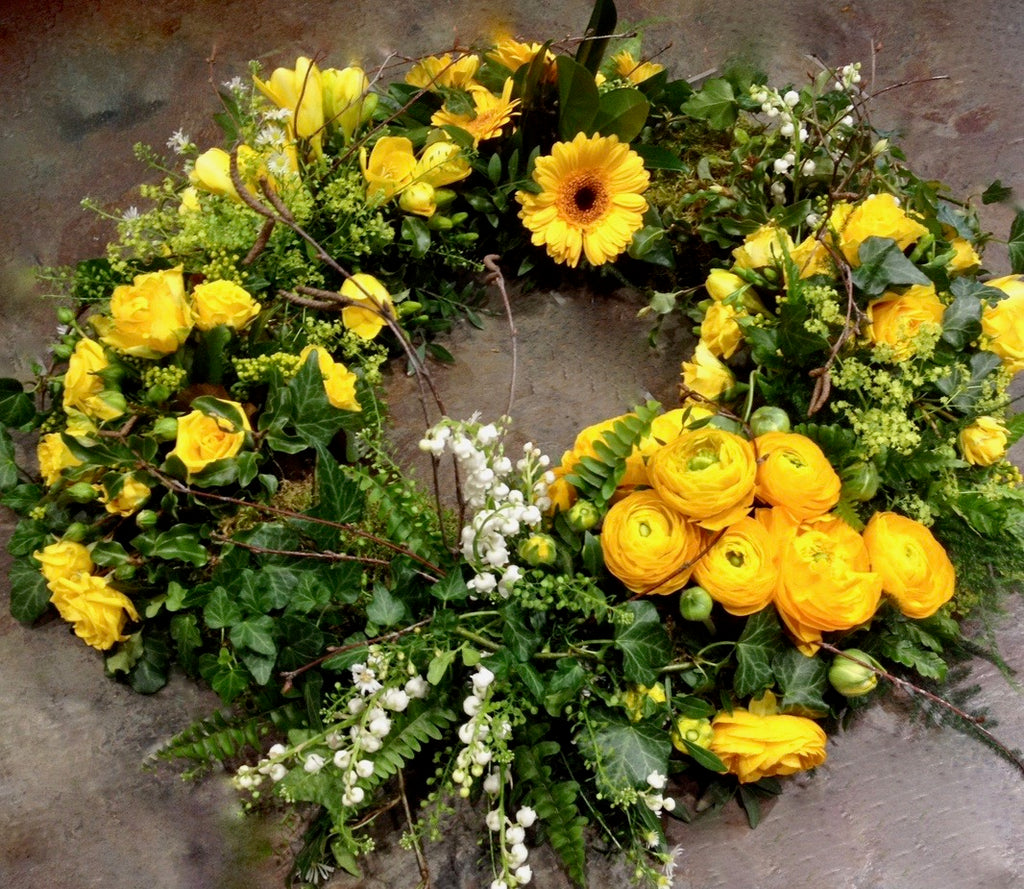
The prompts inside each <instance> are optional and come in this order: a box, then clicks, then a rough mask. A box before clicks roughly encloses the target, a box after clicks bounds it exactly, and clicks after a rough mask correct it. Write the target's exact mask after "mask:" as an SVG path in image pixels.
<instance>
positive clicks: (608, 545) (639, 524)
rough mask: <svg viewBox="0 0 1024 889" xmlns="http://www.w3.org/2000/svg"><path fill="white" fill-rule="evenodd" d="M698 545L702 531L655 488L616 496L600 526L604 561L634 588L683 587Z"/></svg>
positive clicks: (669, 589)
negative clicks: (662, 497) (665, 500)
mask: <svg viewBox="0 0 1024 889" xmlns="http://www.w3.org/2000/svg"><path fill="white" fill-rule="evenodd" d="M700 549H701V534H700V531H699V530H698V529H697V528H696V527H695V526H693V525H691V524H690V523H689V522H687V521H686V520H685V519H684V518H683V517H682V516H681V515H678V514H677V513H676V512H674V511H673V510H672V508H671V507H670V506H669V505H668V504H666V503H665V502H664V501H663V500H662V499H661V498H660V497H659V496H658V495H657V494H656V493H655V492H654V491H637V492H635V493H633V494H630V495H629V496H628V497H625V498H623V499H622V500H620V501H619V502H618V503H616V504H615V505H614V506H613V507H612V508H611V509H609V510H608V513H607V515H606V516H605V517H604V524H603V525H602V527H601V550H602V552H603V553H604V563H605V566H606V567H607V568H608V570H609V571H610V572H611V573H612V574H614V575H615V576H616V577H617V578H618V579H619V580H621V581H622V583H623V584H624V585H625V587H626V589H628V590H631V591H632V592H634V593H645V594H650V595H666V594H668V593H674V592H675V591H676V590H678V589H681V588H682V587H684V586H685V585H686V582H687V581H688V580H689V579H690V574H691V572H692V570H693V566H692V564H691V563H692V562H693V561H694V559H696V558H697V554H698V553H699V552H700Z"/></svg>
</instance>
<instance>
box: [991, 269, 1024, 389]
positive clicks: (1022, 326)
mask: <svg viewBox="0 0 1024 889" xmlns="http://www.w3.org/2000/svg"><path fill="white" fill-rule="evenodd" d="M985 284H986V286H988V287H995V288H996V290H1002V291H1003V293H1005V294H1006V299H1003V300H1000V301H999V302H998V303H996V304H995V305H994V306H985V307H984V308H983V309H982V312H981V330H982V332H983V333H984V334H985V341H984V345H985V348H986V349H988V350H989V351H990V352H995V353H996V355H998V356H999V357H1000V358H1002V359H1003V367H1005V368H1006V369H1007V370H1008V371H1009V372H1010V373H1011V374H1016V373H1020V372H1021V371H1022V370H1024V275H1007V276H1006V277H1005V278H996V279H995V280H994V281H986V282H985Z"/></svg>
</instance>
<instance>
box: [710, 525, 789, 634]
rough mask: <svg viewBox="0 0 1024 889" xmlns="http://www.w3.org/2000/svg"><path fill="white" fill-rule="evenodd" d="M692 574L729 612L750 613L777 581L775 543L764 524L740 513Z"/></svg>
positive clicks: (769, 596)
mask: <svg viewBox="0 0 1024 889" xmlns="http://www.w3.org/2000/svg"><path fill="white" fill-rule="evenodd" d="M693 574H694V579H695V580H696V581H697V583H699V584H700V585H701V586H702V587H704V589H706V590H707V591H708V592H709V593H710V594H711V598H712V599H714V600H715V601H716V602H718V603H719V604H720V605H721V606H722V607H723V608H724V609H725V610H726V611H728V612H729V613H730V614H735V615H738V616H741V617H743V616H746V615H748V614H754V613H755V612H757V611H760V610H761V609H762V608H764V607H765V606H767V605H768V604H769V603H770V602H771V600H772V596H773V595H774V594H775V587H776V585H777V584H778V581H779V558H778V553H777V552H776V550H775V542H774V541H773V540H772V537H771V535H770V534H769V533H768V529H767V528H765V526H764V525H762V524H761V523H760V522H758V521H757V520H756V519H754V518H752V517H751V516H744V517H743V518H742V519H740V520H739V521H738V522H736V523H735V524H733V525H730V526H729V527H728V528H726V529H725V531H724V532H723V533H722V535H721V536H720V537H718V539H717V540H715V542H714V544H712V546H711V548H710V549H709V550H708V551H707V552H706V553H704V555H703V557H702V558H701V560H700V561H699V562H698V563H697V565H696V567H695V568H694V572H693Z"/></svg>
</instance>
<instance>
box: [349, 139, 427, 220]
mask: <svg viewBox="0 0 1024 889" xmlns="http://www.w3.org/2000/svg"><path fill="white" fill-rule="evenodd" d="M359 163H360V166H361V167H362V170H363V178H365V179H366V199H367V200H368V201H370V202H371V203H380V204H383V203H384V202H385V201H389V200H391V198H393V197H394V196H395V195H396V194H398V193H399V192H400V191H401V190H402V189H403V188H405V187H406V186H407V185H408V184H409V183H410V182H412V181H413V174H414V172H415V170H416V156H415V155H414V154H413V151H412V142H410V141H409V140H408V139H407V138H405V136H382V137H381V138H380V139H378V140H377V142H376V143H375V144H374V146H373V150H372V151H371V152H370V157H369V160H367V157H366V150H365V149H362V150H360V153H359Z"/></svg>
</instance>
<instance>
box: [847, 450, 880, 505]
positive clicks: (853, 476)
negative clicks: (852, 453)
mask: <svg viewBox="0 0 1024 889" xmlns="http://www.w3.org/2000/svg"><path fill="white" fill-rule="evenodd" d="M839 477H840V478H841V479H842V481H843V488H842V494H843V497H844V498H845V499H847V500H870V499H871V498H872V497H874V496H875V494H877V493H878V484H879V481H880V479H879V476H878V467H877V466H875V464H874V463H873V462H872V461H870V460H868V461H867V462H860V463H854V464H853V465H852V466H848V467H847V468H846V469H844V470H843V471H842V472H841V473H840V476H839Z"/></svg>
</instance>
